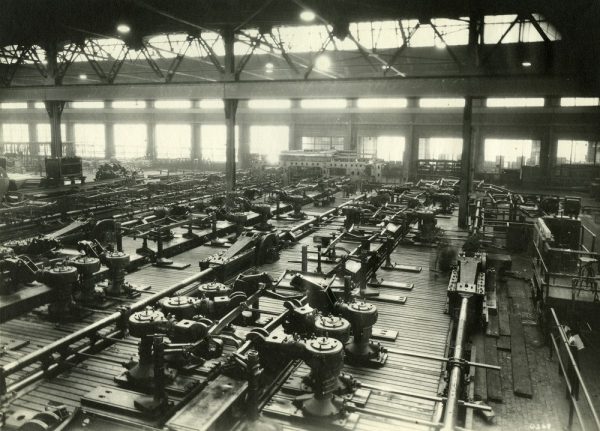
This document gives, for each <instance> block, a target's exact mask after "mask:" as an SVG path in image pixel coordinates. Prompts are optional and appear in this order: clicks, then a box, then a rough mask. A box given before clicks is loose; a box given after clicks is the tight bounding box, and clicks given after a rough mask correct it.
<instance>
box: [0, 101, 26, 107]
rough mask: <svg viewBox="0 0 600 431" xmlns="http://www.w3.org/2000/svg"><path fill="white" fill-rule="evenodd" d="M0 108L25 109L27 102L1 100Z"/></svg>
mask: <svg viewBox="0 0 600 431" xmlns="http://www.w3.org/2000/svg"><path fill="white" fill-rule="evenodd" d="M0 109H27V102H2V103H0Z"/></svg>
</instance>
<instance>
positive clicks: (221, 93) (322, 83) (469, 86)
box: [0, 76, 600, 101]
mask: <svg viewBox="0 0 600 431" xmlns="http://www.w3.org/2000/svg"><path fill="white" fill-rule="evenodd" d="M599 92H600V89H598V88H591V87H589V86H588V87H586V86H585V85H583V84H582V82H581V81H578V80H576V79H574V78H569V77H555V78H551V77H542V76H538V77H535V76H512V77H508V76H507V77H493V76H489V77H446V78H444V77H435V78H395V77H394V78H375V79H337V80H329V79H328V80H290V81H240V82H214V83H171V84H168V85H164V84H161V83H156V84H153V83H148V84H112V85H107V84H98V85H85V84H82V85H64V86H31V87H10V88H4V89H2V91H0V101H19V100H85V99H90V100H98V99H104V100H114V99H119V100H120V99H172V98H184V99H205V98H224V99H255V98H264V97H268V98H284V99H290V98H291V99H300V98H331V97H349V98H352V97H420V96H473V97H486V96H498V97H509V96H514V95H515V94H518V95H519V97H526V96H532V97H533V96H537V97H540V96H561V95H562V96H585V95H590V94H598V93H599Z"/></svg>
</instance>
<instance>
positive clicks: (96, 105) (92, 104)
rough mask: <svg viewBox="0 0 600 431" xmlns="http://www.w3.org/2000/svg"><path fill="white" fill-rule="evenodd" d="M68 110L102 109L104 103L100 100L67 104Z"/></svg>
mask: <svg viewBox="0 0 600 431" xmlns="http://www.w3.org/2000/svg"><path fill="white" fill-rule="evenodd" d="M68 108H71V109H102V108H104V101H102V100H85V101H79V100H77V101H74V102H70V103H69V104H68Z"/></svg>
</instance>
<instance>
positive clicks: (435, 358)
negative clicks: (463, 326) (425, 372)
mask: <svg viewBox="0 0 600 431" xmlns="http://www.w3.org/2000/svg"><path fill="white" fill-rule="evenodd" d="M386 351H387V352H388V353H393V354H395V355H402V356H411V357H413V358H423V359H431V360H432V361H441V362H448V361H449V360H450V358H444V357H443V356H436V355H426V354H424V353H416V352H407V351H406V350H398V349H386ZM465 364H468V365H470V366H472V367H477V368H486V369H488V370H498V371H500V370H501V369H502V367H499V366H497V365H490V364H484V363H481V362H471V361H465Z"/></svg>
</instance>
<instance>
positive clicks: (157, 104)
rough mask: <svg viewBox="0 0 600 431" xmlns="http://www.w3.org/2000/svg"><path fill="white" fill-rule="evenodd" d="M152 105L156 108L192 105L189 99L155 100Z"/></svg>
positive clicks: (183, 107)
mask: <svg viewBox="0 0 600 431" xmlns="http://www.w3.org/2000/svg"><path fill="white" fill-rule="evenodd" d="M154 107H155V108H158V109H186V108H191V107H192V101H191V100H157V101H155V102H154Z"/></svg>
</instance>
